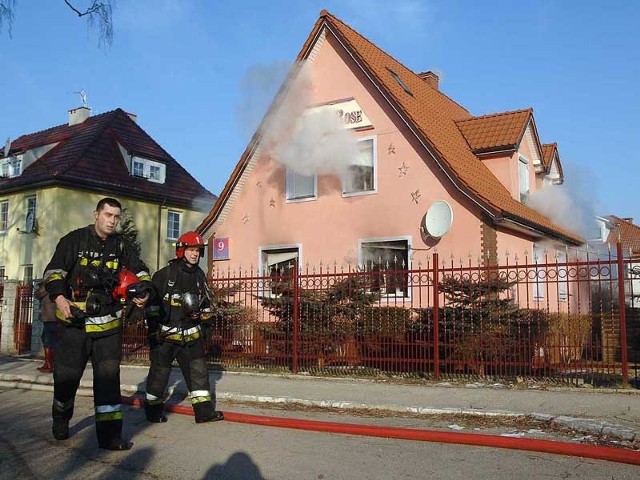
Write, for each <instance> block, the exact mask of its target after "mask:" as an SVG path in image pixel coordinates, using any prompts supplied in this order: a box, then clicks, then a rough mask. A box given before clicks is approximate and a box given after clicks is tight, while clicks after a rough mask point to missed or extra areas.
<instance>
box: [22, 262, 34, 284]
mask: <svg viewBox="0 0 640 480" xmlns="http://www.w3.org/2000/svg"><path fill="white" fill-rule="evenodd" d="M22 281H23V282H24V283H25V284H28V283H31V282H33V265H23V266H22Z"/></svg>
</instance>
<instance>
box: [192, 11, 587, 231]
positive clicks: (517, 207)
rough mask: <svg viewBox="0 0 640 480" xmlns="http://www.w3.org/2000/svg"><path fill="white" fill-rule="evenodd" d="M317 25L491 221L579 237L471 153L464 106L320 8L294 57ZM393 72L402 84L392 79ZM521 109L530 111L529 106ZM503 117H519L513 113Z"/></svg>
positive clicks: (217, 208) (306, 49) (241, 165)
mask: <svg viewBox="0 0 640 480" xmlns="http://www.w3.org/2000/svg"><path fill="white" fill-rule="evenodd" d="M323 28H326V29H328V31H329V32H331V33H332V34H333V35H334V36H335V37H336V38H337V40H338V41H339V42H340V43H341V44H342V45H343V46H344V48H345V49H346V50H347V51H348V53H349V54H350V55H351V56H352V58H353V59H354V60H355V61H356V63H357V64H358V65H359V66H360V68H362V69H363V70H364V71H365V72H366V73H367V74H368V76H369V77H370V78H371V79H372V80H373V81H374V82H375V84H376V86H377V87H378V89H379V90H380V92H381V93H382V95H383V96H384V97H385V98H386V99H387V101H389V102H390V103H391V104H392V105H393V106H394V107H396V109H397V111H398V112H400V115H401V116H402V118H403V119H404V121H405V122H406V123H407V125H408V126H409V128H410V129H411V130H412V131H413V132H414V133H415V135H416V137H417V138H418V140H419V141H420V142H421V143H422V144H423V145H424V146H425V148H426V149H427V150H428V151H429V152H430V154H431V155H432V156H433V158H434V159H435V161H436V162H437V164H438V166H439V167H440V168H442V170H443V171H444V172H445V173H446V174H447V176H448V177H449V178H450V179H451V181H452V182H453V184H454V185H455V186H456V187H457V188H458V189H459V190H460V191H462V192H463V193H464V194H465V195H467V196H468V197H469V198H471V199H472V201H474V202H475V203H476V205H478V206H479V207H480V208H481V209H482V211H484V212H485V214H487V215H489V217H490V218H491V219H492V220H493V221H494V222H495V223H496V224H500V225H502V226H505V227H508V228H515V229H522V228H524V229H526V230H528V231H530V232H533V233H535V232H537V234H538V235H540V234H543V235H548V236H551V237H554V238H559V239H561V240H563V241H567V242H569V243H573V244H581V243H583V240H582V239H581V238H580V237H579V236H578V235H576V234H574V233H571V232H569V231H566V230H564V229H563V228H561V227H559V226H558V225H556V224H554V223H553V222H551V221H550V220H549V219H547V218H546V217H544V216H543V215H541V214H540V213H538V212H536V211H535V210H532V209H531V208H529V207H527V206H526V205H524V204H522V203H520V202H519V201H517V200H515V199H514V198H513V197H512V196H511V194H510V193H509V191H508V190H507V188H506V187H505V186H504V185H503V184H502V183H500V181H499V180H498V179H497V178H496V177H495V176H494V175H493V174H492V173H491V171H490V170H489V169H488V167H487V166H486V165H485V164H484V163H483V162H482V161H481V160H479V159H478V157H476V156H475V154H474V153H473V151H472V150H471V149H470V148H469V145H468V143H467V140H466V139H465V136H464V135H463V134H462V132H461V130H460V129H459V128H458V124H459V123H464V122H463V121H465V120H472V119H473V118H474V117H472V116H471V115H470V114H469V112H468V111H467V110H465V109H464V108H463V107H461V106H460V105H458V104H457V103H456V102H455V101H453V100H452V99H450V98H449V97H447V96H446V95H445V94H444V93H442V92H441V91H439V90H437V89H434V88H433V87H432V86H431V85H430V84H429V83H427V82H425V81H424V80H423V79H422V78H421V77H420V76H418V75H417V74H416V73H414V72H413V71H411V70H410V69H408V68H407V67H405V66H404V65H403V64H402V63H400V62H399V61H397V60H396V59H394V58H393V57H391V56H390V55H388V54H387V53H386V52H384V51H382V50H381V49H380V48H378V47H377V46H376V45H374V44H373V43H371V42H370V41H369V40H367V39H366V38H364V37H363V36H362V35H360V34H359V33H357V32H356V31H355V30H353V29H352V28H351V27H349V26H348V25H346V24H345V23H343V22H342V21H341V20H339V19H337V18H336V17H334V16H333V15H331V14H330V13H328V12H327V11H326V10H323V11H322V12H321V13H320V17H319V18H318V20H317V22H316V24H315V26H314V28H313V29H312V31H311V33H310V34H309V37H308V38H307V40H306V42H305V44H304V45H303V47H302V49H301V51H300V53H299V55H298V60H299V61H302V60H305V59H306V57H307V55H308V54H309V53H310V51H311V48H312V47H313V45H314V44H315V41H316V39H317V36H318V34H319V33H320V32H321V31H322V29H323ZM396 77H397V78H399V79H400V80H401V82H402V84H404V85H402V84H401V83H400V82H398V81H397V79H396ZM405 87H406V89H405ZM407 90H409V91H410V92H411V93H408V92H407ZM525 112H527V114H529V115H530V111H525ZM508 117H509V118H516V119H517V118H519V116H518V115H511V116H508ZM486 121H488V122H491V120H486ZM514 122H515V120H514ZM501 137H502V135H500V138H501ZM496 138H498V137H496ZM258 140H259V136H258V135H257V134H256V135H254V138H253V139H252V142H251V143H250V144H249V146H248V147H247V149H246V150H245V152H244V153H243V155H242V158H241V159H240V161H239V162H238V165H237V166H236V168H235V170H234V171H233V172H232V175H231V177H230V179H229V181H228V182H227V184H226V185H225V188H224V189H223V191H222V192H221V193H220V197H219V199H218V201H217V202H216V204H215V205H214V207H213V209H212V210H211V212H210V213H209V215H208V216H207V217H206V218H205V219H204V220H203V222H202V223H201V224H200V226H199V227H198V231H200V232H203V231H204V230H206V229H208V228H209V227H210V226H211V225H212V224H213V222H215V220H216V219H217V217H218V215H219V214H220V213H221V211H222V208H223V206H224V205H225V203H226V201H227V199H228V197H229V195H230V194H231V192H232V191H233V189H234V188H235V185H236V184H237V182H238V180H239V178H240V176H241V174H242V172H243V171H244V169H245V168H246V165H247V164H248V161H249V159H250V157H251V152H252V151H253V149H254V148H255V146H256V145H255V142H257V141H258Z"/></svg>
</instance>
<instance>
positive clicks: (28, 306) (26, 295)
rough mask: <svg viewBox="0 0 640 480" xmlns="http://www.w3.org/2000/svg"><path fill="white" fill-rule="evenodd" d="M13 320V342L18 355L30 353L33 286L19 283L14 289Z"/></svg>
mask: <svg viewBox="0 0 640 480" xmlns="http://www.w3.org/2000/svg"><path fill="white" fill-rule="evenodd" d="M15 302H16V303H15V308H14V311H13V312H14V318H13V342H14V345H15V349H16V351H17V353H18V354H20V353H27V352H30V351H31V327H32V322H33V318H32V317H33V313H32V312H33V285H32V284H31V282H29V283H21V284H19V285H18V286H17V288H16V300H15Z"/></svg>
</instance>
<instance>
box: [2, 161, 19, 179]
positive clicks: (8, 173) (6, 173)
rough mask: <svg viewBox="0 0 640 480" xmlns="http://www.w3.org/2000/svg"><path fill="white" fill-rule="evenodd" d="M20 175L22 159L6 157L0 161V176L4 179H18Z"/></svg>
mask: <svg viewBox="0 0 640 480" xmlns="http://www.w3.org/2000/svg"><path fill="white" fill-rule="evenodd" d="M20 174H22V158H21V157H18V156H13V157H6V158H3V159H2V160H0V176H2V177H4V178H12V177H19V176H20Z"/></svg>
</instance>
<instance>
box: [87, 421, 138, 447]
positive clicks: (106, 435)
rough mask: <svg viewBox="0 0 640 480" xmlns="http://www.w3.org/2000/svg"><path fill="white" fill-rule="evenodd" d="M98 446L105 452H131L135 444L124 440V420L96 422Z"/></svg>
mask: <svg viewBox="0 0 640 480" xmlns="http://www.w3.org/2000/svg"><path fill="white" fill-rule="evenodd" d="M96 435H97V436H98V446H99V447H100V448H104V449H105V450H129V449H130V448H131V447H132V446H133V443H132V442H129V441H127V440H124V439H123V438H122V420H106V421H100V422H96Z"/></svg>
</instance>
